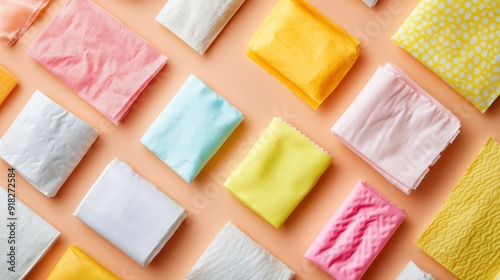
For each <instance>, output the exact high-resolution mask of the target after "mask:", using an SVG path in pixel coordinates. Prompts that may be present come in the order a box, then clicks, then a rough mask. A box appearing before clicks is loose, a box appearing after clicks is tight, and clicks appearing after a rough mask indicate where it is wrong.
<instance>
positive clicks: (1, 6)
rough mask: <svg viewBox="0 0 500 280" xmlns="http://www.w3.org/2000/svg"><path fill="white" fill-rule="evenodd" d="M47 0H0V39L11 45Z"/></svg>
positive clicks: (26, 28) (36, 15)
mask: <svg viewBox="0 0 500 280" xmlns="http://www.w3.org/2000/svg"><path fill="white" fill-rule="evenodd" d="M48 3H49V0H0V41H2V42H3V43H5V44H6V45H7V46H11V45H13V44H14V43H15V42H16V41H17V39H19V37H21V36H22V35H23V34H24V32H26V30H28V28H29V27H30V26H31V24H32V23H33V21H35V19H36V18H37V17H38V14H39V13H40V11H41V10H42V9H43V8H45V6H47V4H48Z"/></svg>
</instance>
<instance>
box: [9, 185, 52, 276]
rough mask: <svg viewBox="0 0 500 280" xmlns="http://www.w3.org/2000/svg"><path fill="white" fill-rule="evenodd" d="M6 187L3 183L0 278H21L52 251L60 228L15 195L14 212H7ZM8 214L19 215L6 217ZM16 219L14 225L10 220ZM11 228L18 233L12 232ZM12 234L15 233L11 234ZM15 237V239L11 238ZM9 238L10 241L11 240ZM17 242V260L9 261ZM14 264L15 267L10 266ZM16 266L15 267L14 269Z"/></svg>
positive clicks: (15, 250) (13, 221) (15, 249)
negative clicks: (56, 227)
mask: <svg viewBox="0 0 500 280" xmlns="http://www.w3.org/2000/svg"><path fill="white" fill-rule="evenodd" d="M7 199H8V197H7V191H6V190H5V189H4V188H3V187H0V209H1V211H0V213H1V214H0V219H1V220H2V227H1V229H0V252H1V254H2V261H1V262H0V279H3V280H14V279H15V280H18V279H22V278H24V277H25V276H26V274H28V272H29V271H30V270H31V269H32V268H33V267H34V266H35V264H36V263H37V262H38V261H39V260H40V259H41V258H42V257H43V256H44V255H45V253H47V251H49V249H50V248H51V247H52V245H53V244H54V242H55V241H56V240H57V238H58V237H59V234H60V232H59V231H58V230H57V229H55V228H54V227H53V226H52V225H51V224H49V223H48V222H47V221H45V220H44V219H43V218H42V217H40V216H38V214H37V213H35V212H34V211H33V210H31V209H30V208H29V207H28V206H27V205H25V204H24V203H23V202H22V201H20V200H19V199H18V198H17V197H16V204H17V205H16V206H15V210H14V211H15V215H14V216H10V215H9V216H7V215H8V211H7V203H8V200H7ZM7 218H16V219H15V220H13V219H11V220H7ZM11 222H12V223H14V225H12V224H11ZM11 230H13V231H14V232H15V233H14V235H12V233H11ZM11 236H14V237H12V238H10V237H11ZM12 240H14V241H15V243H13V242H12ZM9 241H10V242H9ZM11 246H14V250H13V251H14V252H15V253H14V255H15V260H14V263H9V261H10V258H11V257H10V256H9V254H10V255H12V252H11V251H12V250H11V249H12V248H11ZM12 265H14V268H13V269H11V270H9V268H10V267H12ZM12 270H13V271H12Z"/></svg>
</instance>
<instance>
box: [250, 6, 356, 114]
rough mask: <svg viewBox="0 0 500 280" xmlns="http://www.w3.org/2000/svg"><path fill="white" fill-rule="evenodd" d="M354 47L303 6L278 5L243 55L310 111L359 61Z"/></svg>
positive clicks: (343, 33) (352, 41)
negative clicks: (279, 83)
mask: <svg viewBox="0 0 500 280" xmlns="http://www.w3.org/2000/svg"><path fill="white" fill-rule="evenodd" d="M358 45H359V41H358V40H357V39H356V38H354V37H352V36H351V35H349V34H348V33H347V32H346V31H344V30H343V29H342V28H340V27H339V26H338V25H336V24H335V23H333V22H332V21H330V19H328V18H327V17H326V16H325V15H323V14H321V13H320V12H319V11H318V10H317V9H316V8H315V7H313V6H311V5H310V4H309V3H308V2H306V1H305V0H281V1H279V2H278V4H277V5H276V7H275V8H274V9H273V10H272V11H271V13H270V14H269V16H268V17H267V18H266V19H265V21H264V23H263V24H262V25H261V26H260V28H259V29H258V30H257V32H256V33H255V35H254V36H253V38H252V39H251V40H250V43H249V50H248V52H247V55H248V56H249V57H250V58H251V59H252V60H253V61H255V62H256V63H257V64H258V65H260V66H261V67H262V68H264V69H265V70H267V71H268V72H269V73H270V74H271V75H273V76H274V77H276V78H277V79H278V80H279V81H280V82H282V83H283V84H284V85H285V86H287V87H288V88H289V89H290V90H291V91H292V92H294V93H295V94H296V95H297V96H298V97H300V98H302V99H303V100H304V101H305V102H306V103H307V104H309V105H310V106H311V107H313V108H314V109H316V108H318V107H319V105H320V104H321V103H322V102H323V101H324V100H325V99H326V98H327V97H328V96H329V95H330V93H331V92H332V91H333V90H334V89H335V88H336V87H337V85H338V84H339V83H340V81H341V80H342V78H343V77H344V76H345V75H346V74H347V72H348V71H349V70H350V69H351V67H352V66H353V65H354V62H355V61H356V59H357V58H358V56H359V55H360V49H359V46H358Z"/></svg>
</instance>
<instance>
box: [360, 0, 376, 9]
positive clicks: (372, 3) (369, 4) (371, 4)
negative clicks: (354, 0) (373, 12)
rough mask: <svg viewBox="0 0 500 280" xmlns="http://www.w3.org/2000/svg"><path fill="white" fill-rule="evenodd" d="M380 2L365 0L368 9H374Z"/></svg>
mask: <svg viewBox="0 0 500 280" xmlns="http://www.w3.org/2000/svg"><path fill="white" fill-rule="evenodd" d="M377 2H378V0H363V3H365V4H366V5H367V6H368V7H370V8H373V7H374V6H375V4H377Z"/></svg>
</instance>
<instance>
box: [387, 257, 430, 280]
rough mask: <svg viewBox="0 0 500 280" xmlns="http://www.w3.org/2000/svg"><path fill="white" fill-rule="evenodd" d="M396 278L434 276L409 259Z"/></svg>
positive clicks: (408, 279) (411, 279) (410, 279)
mask: <svg viewBox="0 0 500 280" xmlns="http://www.w3.org/2000/svg"><path fill="white" fill-rule="evenodd" d="M396 280H434V277H432V275H431V274H430V273H427V272H425V271H423V270H422V269H420V267H418V266H417V265H416V264H415V263H414V262H412V261H410V262H409V263H408V264H407V265H406V267H405V268H404V269H403V271H401V273H400V274H399V276H398V278H396Z"/></svg>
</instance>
